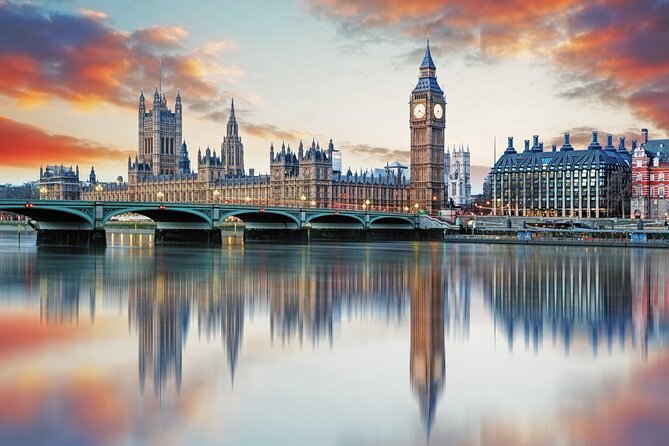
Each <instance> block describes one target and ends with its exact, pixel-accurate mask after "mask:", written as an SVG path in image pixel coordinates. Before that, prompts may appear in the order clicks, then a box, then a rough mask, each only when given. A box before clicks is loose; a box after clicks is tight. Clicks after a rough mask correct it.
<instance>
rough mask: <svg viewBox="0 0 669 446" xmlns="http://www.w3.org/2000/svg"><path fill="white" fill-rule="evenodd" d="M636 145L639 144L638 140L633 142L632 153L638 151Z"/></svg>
mask: <svg viewBox="0 0 669 446" xmlns="http://www.w3.org/2000/svg"><path fill="white" fill-rule="evenodd" d="M636 144H637V142H636V139H633V140H632V152H634V150H635V149H636Z"/></svg>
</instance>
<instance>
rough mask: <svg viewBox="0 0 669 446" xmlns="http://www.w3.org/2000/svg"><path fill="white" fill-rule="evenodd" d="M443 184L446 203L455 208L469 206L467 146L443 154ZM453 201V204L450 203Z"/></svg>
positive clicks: (469, 180)
mask: <svg viewBox="0 0 669 446" xmlns="http://www.w3.org/2000/svg"><path fill="white" fill-rule="evenodd" d="M444 184H445V186H446V197H447V199H446V202H447V203H448V204H451V205H455V206H469V204H470V203H471V201H472V183H471V164H470V157H469V146H467V148H466V150H465V147H464V146H463V145H461V146H460V147H456V146H453V151H452V152H451V150H450V148H447V149H446V153H445V154H444ZM451 200H453V203H451Z"/></svg>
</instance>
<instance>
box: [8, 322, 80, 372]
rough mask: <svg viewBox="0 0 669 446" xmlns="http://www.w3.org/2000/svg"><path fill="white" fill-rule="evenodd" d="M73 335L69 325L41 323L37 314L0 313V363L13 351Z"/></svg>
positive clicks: (35, 346) (22, 350)
mask: <svg viewBox="0 0 669 446" xmlns="http://www.w3.org/2000/svg"><path fill="white" fill-rule="evenodd" d="M73 335H74V329H72V328H71V327H63V326H55V325H48V326H47V325H43V324H42V323H41V321H40V318H39V316H36V315H33V314H19V313H11V314H4V315H0V363H2V359H3V358H6V357H8V356H10V355H11V354H13V353H16V352H24V351H25V350H28V349H32V348H37V347H40V346H43V345H45V344H47V343H52V342H56V341H59V340H64V339H69V338H70V337H72V336H73Z"/></svg>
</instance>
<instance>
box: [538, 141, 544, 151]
mask: <svg viewBox="0 0 669 446" xmlns="http://www.w3.org/2000/svg"><path fill="white" fill-rule="evenodd" d="M543 151H544V143H542V142H540V143H539V152H543Z"/></svg>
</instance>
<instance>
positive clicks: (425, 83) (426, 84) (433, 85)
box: [414, 77, 444, 94]
mask: <svg viewBox="0 0 669 446" xmlns="http://www.w3.org/2000/svg"><path fill="white" fill-rule="evenodd" d="M414 91H434V92H437V93H441V94H444V92H443V91H442V90H441V87H440V86H439V84H438V83H437V79H435V78H434V77H421V78H419V79H418V84H416V88H414Z"/></svg>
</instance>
